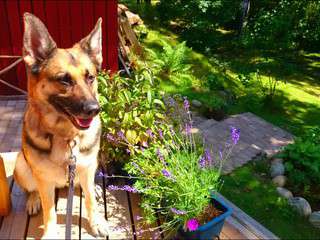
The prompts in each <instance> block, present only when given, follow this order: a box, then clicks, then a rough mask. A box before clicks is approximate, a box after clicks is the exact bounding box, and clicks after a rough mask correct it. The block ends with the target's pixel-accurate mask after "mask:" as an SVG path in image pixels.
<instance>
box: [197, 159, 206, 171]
mask: <svg viewBox="0 0 320 240" xmlns="http://www.w3.org/2000/svg"><path fill="white" fill-rule="evenodd" d="M199 165H200V168H201V169H202V168H205V167H206V159H205V157H204V156H201V158H200V160H199Z"/></svg>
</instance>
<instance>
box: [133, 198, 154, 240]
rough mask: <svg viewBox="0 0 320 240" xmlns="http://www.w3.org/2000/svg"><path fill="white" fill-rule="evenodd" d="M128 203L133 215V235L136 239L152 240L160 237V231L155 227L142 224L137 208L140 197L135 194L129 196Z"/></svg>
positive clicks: (139, 211)
mask: <svg viewBox="0 0 320 240" xmlns="http://www.w3.org/2000/svg"><path fill="white" fill-rule="evenodd" d="M129 201H130V205H131V211H132V215H133V221H134V226H135V233H136V234H135V235H136V238H137V239H152V238H154V237H155V236H160V231H159V230H158V229H155V228H156V227H157V226H152V225H146V224H144V223H143V221H142V220H143V219H141V218H142V210H141V208H140V207H139V202H140V197H139V195H138V194H136V193H130V194H129Z"/></svg>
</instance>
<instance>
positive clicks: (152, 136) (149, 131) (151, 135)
mask: <svg viewBox="0 0 320 240" xmlns="http://www.w3.org/2000/svg"><path fill="white" fill-rule="evenodd" d="M146 133H147V134H148V136H149V137H150V138H151V139H152V138H154V135H153V132H152V131H151V129H148V130H147V131H146Z"/></svg>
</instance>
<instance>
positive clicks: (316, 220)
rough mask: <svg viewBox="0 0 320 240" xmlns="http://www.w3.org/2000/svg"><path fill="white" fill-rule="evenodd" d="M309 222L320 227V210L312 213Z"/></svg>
mask: <svg viewBox="0 0 320 240" xmlns="http://www.w3.org/2000/svg"><path fill="white" fill-rule="evenodd" d="M309 222H310V223H311V224H312V225H313V226H315V227H316V228H320V211H317V212H313V213H311V215H310V217H309Z"/></svg>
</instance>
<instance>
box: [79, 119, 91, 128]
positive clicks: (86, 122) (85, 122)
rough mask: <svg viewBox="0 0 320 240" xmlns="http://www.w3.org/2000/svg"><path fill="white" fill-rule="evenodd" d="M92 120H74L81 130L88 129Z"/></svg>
mask: <svg viewBox="0 0 320 240" xmlns="http://www.w3.org/2000/svg"><path fill="white" fill-rule="evenodd" d="M92 119H93V118H87V119H83V118H76V120H77V123H78V124H79V126H80V127H83V128H88V127H90V124H91V122H92Z"/></svg>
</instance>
